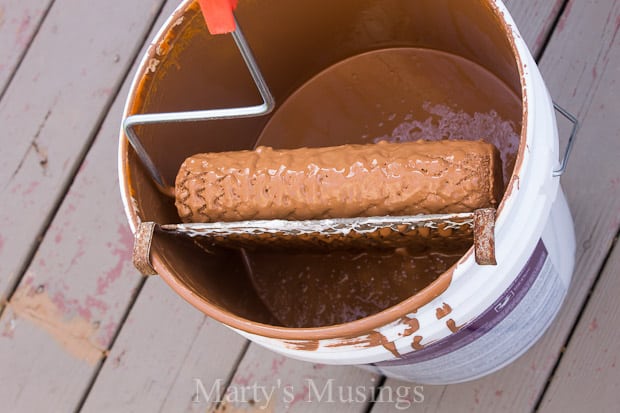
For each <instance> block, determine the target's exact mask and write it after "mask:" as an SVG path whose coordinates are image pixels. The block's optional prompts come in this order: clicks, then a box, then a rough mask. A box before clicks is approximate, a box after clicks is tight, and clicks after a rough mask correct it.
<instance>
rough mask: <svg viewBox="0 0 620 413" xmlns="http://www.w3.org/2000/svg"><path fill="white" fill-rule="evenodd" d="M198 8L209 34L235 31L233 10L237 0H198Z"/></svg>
mask: <svg viewBox="0 0 620 413" xmlns="http://www.w3.org/2000/svg"><path fill="white" fill-rule="evenodd" d="M198 4H200V10H202V15H203V16H204V19H205V22H206V23H207V29H209V33H211V34H224V33H230V32H233V31H235V29H236V25H235V17H234V16H233V10H235V9H236V8H237V0H198Z"/></svg>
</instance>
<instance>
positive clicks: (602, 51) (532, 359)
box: [379, 1, 620, 412]
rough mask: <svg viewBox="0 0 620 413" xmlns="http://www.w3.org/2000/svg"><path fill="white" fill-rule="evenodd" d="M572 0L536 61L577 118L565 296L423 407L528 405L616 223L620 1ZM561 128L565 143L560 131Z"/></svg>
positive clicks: (619, 206) (565, 181)
mask: <svg viewBox="0 0 620 413" xmlns="http://www.w3.org/2000/svg"><path fill="white" fill-rule="evenodd" d="M572 3H574V4H572V5H571V6H572V7H567V9H566V10H565V13H564V16H563V17H562V19H561V21H560V24H559V26H558V28H557V29H556V31H555V32H554V35H553V38H552V41H551V44H550V45H549V47H548V49H547V51H546V52H545V54H544V56H543V58H542V61H541V64H540V66H541V70H542V72H543V76H544V78H545V80H546V83H547V85H548V87H549V88H550V91H551V94H552V96H553V97H554V98H555V99H556V101H558V102H559V103H561V104H562V105H564V106H565V107H566V108H568V109H569V110H570V111H572V112H573V113H574V114H575V115H576V116H577V117H578V118H579V119H580V120H581V121H582V128H581V131H580V133H579V141H578V144H577V147H576V149H575V151H574V153H573V157H572V159H571V161H570V164H569V168H568V171H567V172H566V174H565V176H564V177H563V178H562V186H563V188H564V189H565V191H566V193H567V197H568V200H569V204H570V206H571V209H572V213H573V217H574V220H575V227H576V228H575V229H576V233H577V263H576V269H575V273H574V276H573V282H572V285H571V287H570V289H569V295H568V297H567V299H566V302H565V303H564V305H563V307H562V309H561V312H560V315H559V317H558V318H557V320H556V321H555V323H554V325H553V326H552V328H551V329H550V330H549V331H548V332H547V333H546V334H545V335H544V337H543V339H542V340H541V341H539V342H538V343H537V344H536V345H535V346H534V347H533V348H532V349H530V351H529V352H528V353H526V354H525V355H524V356H522V357H521V358H520V359H519V360H518V361H517V362H515V363H513V364H512V365H510V366H508V367H506V368H504V369H502V370H500V371H499V372H497V373H495V374H493V375H491V376H488V377H486V378H483V379H480V380H477V381H473V382H469V383H463V384H457V385H450V386H429V387H427V388H426V387H425V389H426V394H428V395H429V396H430V397H431V399H432V400H436V404H435V405H433V406H427V408H429V409H430V410H431V411H447V412H448V411H453V410H454V409H459V410H460V411H476V412H478V411H528V410H531V409H532V408H533V407H534V406H535V404H536V402H537V400H538V399H539V397H540V395H541V392H542V391H543V389H544V386H545V383H546V381H547V378H548V376H549V375H550V373H551V370H552V369H553V367H554V365H555V363H556V360H557V358H558V357H559V355H560V351H561V349H562V346H563V345H564V341H565V340H566V337H567V335H568V333H569V332H570V330H571V329H572V326H573V324H574V320H575V318H576V316H577V314H578V313H579V311H580V308H581V307H582V303H583V302H584V300H585V298H586V296H587V294H588V291H589V289H590V287H591V285H592V282H593V281H594V279H595V277H596V276H597V274H598V272H599V269H600V266H601V265H602V262H603V260H604V258H605V256H606V254H607V252H608V251H609V248H610V245H611V242H612V240H613V238H614V236H615V235H616V233H617V231H618V228H619V226H620V179H619V176H620V167H619V166H618V165H619V164H618V162H617V160H616V158H617V156H618V154H619V153H620V141H619V140H618V136H619V135H620V123H619V122H618V121H617V119H614V116H613V115H612V114H613V113H618V112H620V110H619V109H620V107H619V105H618V98H617V96H618V94H619V93H620V88H619V85H618V83H617V82H616V79H617V75H618V72H617V68H618V67H620V53H618V48H617V47H615V48H614V47H613V45H614V42H615V36H616V33H617V30H618V18H619V17H618V16H619V10H620V2H618V1H613V2H605V1H598V2H589V3H588V4H586V3H584V2H578V1H573V2H572ZM561 130H562V139H561V140H562V145H565V144H566V138H567V136H568V130H567V128H565V127H563V128H561ZM594 200H595V201H594ZM610 333H611V331H610V332H608V334H610ZM437 394H441V397H437ZM591 401H592V399H590V402H591ZM379 411H380V410H379Z"/></svg>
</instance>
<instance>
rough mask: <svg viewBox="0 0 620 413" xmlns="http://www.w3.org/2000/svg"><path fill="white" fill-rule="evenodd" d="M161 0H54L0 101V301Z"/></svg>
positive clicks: (61, 194)
mask: <svg viewBox="0 0 620 413" xmlns="http://www.w3.org/2000/svg"><path fill="white" fill-rule="evenodd" d="M161 3H162V0H140V1H132V2H125V1H121V0H114V1H103V2H84V1H78V0H57V1H55V2H54V4H53V6H52V8H51V9H50V11H49V13H48V15H47V18H46V19H45V21H44V22H43V24H42V26H41V28H40V30H39V35H38V36H36V38H35V39H34V40H33V42H32V44H31V46H30V49H29V51H28V53H27V54H26V56H25V58H24V60H23V61H22V64H21V65H20V68H19V70H18V71H17V73H16V74H15V77H14V78H13V80H12V82H11V84H10V85H9V88H8V89H7V91H6V93H5V95H4V97H3V98H2V101H0V123H1V124H2V134H0V188H1V191H2V192H1V194H2V207H1V208H0V228H1V229H0V240H1V241H0V245H1V247H0V302H1V301H2V299H4V298H6V296H7V294H8V293H10V291H11V290H12V289H13V287H14V285H15V283H16V282H17V281H18V277H19V276H20V275H21V272H22V269H23V268H24V266H25V265H26V264H27V263H26V262H25V261H26V260H27V259H28V257H29V256H30V254H31V252H32V248H33V247H34V246H36V240H37V237H38V236H39V235H40V234H41V232H42V230H43V229H44V227H45V225H46V224H47V222H48V221H49V219H50V214H51V213H52V212H53V211H54V206H55V205H56V204H57V203H58V201H59V199H60V197H62V196H63V195H64V192H65V190H66V186H67V185H68V183H69V180H70V179H71V177H72V175H73V173H74V171H75V169H76V168H77V166H78V165H77V164H76V162H77V161H78V160H80V159H81V157H82V155H83V153H84V151H85V150H86V149H87V147H86V146H87V145H88V144H89V143H90V140H91V137H92V136H93V135H94V134H95V133H96V128H97V127H98V126H99V125H98V124H99V122H100V120H101V118H102V116H103V115H104V114H105V112H106V111H107V109H108V106H109V103H110V101H111V99H112V98H113V96H112V95H113V94H114V93H115V91H116V89H117V88H118V86H119V85H120V82H121V81H122V80H123V78H124V76H125V73H126V71H127V69H128V66H129V64H130V63H131V61H132V59H133V58H134V56H135V54H136V52H137V51H138V48H139V47H140V46H141V43H142V39H143V37H144V35H145V33H146V31H147V30H148V28H149V23H150V22H151V21H152V20H153V18H154V15H155V13H157V11H158V10H159V7H160V5H161ZM106 173H110V172H106Z"/></svg>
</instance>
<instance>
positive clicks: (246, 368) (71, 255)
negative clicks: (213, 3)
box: [0, 0, 620, 413]
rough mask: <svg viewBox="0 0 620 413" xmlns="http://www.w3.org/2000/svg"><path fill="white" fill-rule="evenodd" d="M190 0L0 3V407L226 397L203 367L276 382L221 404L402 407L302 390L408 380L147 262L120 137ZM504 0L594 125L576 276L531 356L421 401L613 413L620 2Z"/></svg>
mask: <svg viewBox="0 0 620 413" xmlns="http://www.w3.org/2000/svg"><path fill="white" fill-rule="evenodd" d="M177 4H178V0H177V1H172V0H169V1H165V0H132V1H129V2H128V1H121V0H108V1H99V2H93V1H78V0H19V1H18V0H0V140H1V144H0V188H2V193H1V195H2V200H1V201H0V205H1V206H0V411H2V412H34V411H41V410H43V411H54V412H63V411H84V412H125V411H127V412H133V411H136V412H148V411H164V412H168V411H170V412H173V411H174V412H179V411H205V410H207V411H208V410H211V409H215V408H216V406H215V405H214V404H213V403H207V402H206V401H205V400H194V399H193V398H194V396H195V393H196V380H195V379H200V381H201V383H202V384H203V385H204V386H205V387H206V390H207V392H208V391H210V390H211V388H212V386H215V387H214V388H215V392H216V393H218V392H219V393H218V394H219V395H222V394H225V392H226V391H227V388H228V387H229V386H232V387H231V388H234V387H235V386H236V387H243V386H245V387H253V386H255V385H256V386H257V388H264V389H267V390H270V389H272V388H273V389H275V391H276V393H275V396H274V397H272V398H271V402H270V403H267V399H266V398H265V397H264V396H263V395H262V394H261V393H259V394H258V396H257V397H248V398H247V399H248V402H247V403H241V404H237V405H235V406H232V405H228V406H226V407H227V408H226V409H225V411H228V412H230V411H238V410H239V411H246V410H247V411H257V410H258V411H261V408H263V407H266V409H265V410H267V411H277V412H279V411H284V410H286V409H287V408H288V409H290V411H320V412H324V411H337V412H346V411H350V412H373V413H378V412H388V411H395V410H397V409H398V408H400V407H405V406H406V404H405V405H403V404H400V405H397V404H396V403H395V402H393V403H389V402H383V403H371V402H367V401H364V402H351V403H318V402H314V403H310V402H308V401H307V399H308V394H309V389H308V384H307V383H308V382H307V379H309V378H312V379H314V380H315V383H317V385H319V386H320V385H322V384H324V383H326V382H327V381H328V380H330V379H333V381H334V383H335V384H336V385H338V386H342V387H344V388H347V387H352V388H353V389H355V388H357V387H358V386H361V387H363V388H364V389H365V390H364V391H366V392H368V393H369V394H372V392H374V391H376V390H377V389H378V388H380V387H381V386H383V387H384V388H385V387H387V386H389V387H391V388H393V389H397V388H398V387H399V386H409V387H411V386H412V385H411V384H407V383H401V382H397V381H393V380H390V379H388V380H385V379H384V378H383V377H380V376H377V375H375V374H372V373H370V372H366V371H364V370H361V369H358V368H354V367H333V366H323V365H313V364H310V363H303V362H299V361H294V360H291V359H286V358H284V357H281V356H278V355H276V354H274V353H271V352H269V351H267V350H265V349H263V348H261V347H259V346H257V345H254V344H249V343H248V342H247V341H246V340H244V339H243V338H241V337H240V336H239V335H237V334H235V333H233V332H231V331H230V330H228V329H227V328H225V327H223V326H221V325H219V324H218V323H217V322H215V321H213V320H210V319H209V318H207V317H205V316H204V315H202V314H201V313H199V312H198V311H197V310H195V309H194V308H192V307H191V306H190V305H188V304H187V303H185V302H184V301H183V300H182V299H180V298H179V297H177V296H176V295H175V294H174V293H173V292H172V291H171V290H170V289H169V288H168V287H167V286H166V285H165V284H164V283H163V281H161V279H159V278H158V277H151V278H148V279H145V278H143V277H141V276H140V275H139V274H138V273H137V271H136V270H134V268H133V266H132V264H131V259H130V251H131V247H132V243H133V238H132V235H131V232H130V231H129V228H128V225H127V223H126V220H125V216H124V213H123V210H122V205H121V201H120V197H119V190H118V178H117V174H116V153H117V135H118V130H119V124H120V119H121V111H122V107H123V104H124V101H125V98H126V96H127V93H128V87H129V81H130V79H131V78H132V76H133V73H134V71H135V67H136V59H137V58H139V57H140V56H142V54H143V53H144V48H145V44H146V42H148V40H149V39H150V38H152V36H153V33H154V30H156V29H157V28H158V27H160V26H161V24H162V23H163V20H164V19H165V17H167V16H168V15H169V14H170V13H171V12H172V10H173V9H174V7H175V6H176V5H177ZM507 6H508V8H509V9H510V10H511V12H512V14H513V17H514V18H515V20H516V21H517V24H518V25H519V28H520V30H521V32H522V34H523V35H524V37H525V39H526V40H527V42H528V44H529V45H530V48H531V49H532V51H533V53H534V55H535V56H536V57H537V59H538V61H539V65H540V67H541V70H542V72H543V76H544V78H545V80H546V83H547V86H548V87H549V89H550V91H551V94H552V96H553V98H554V100H556V101H557V102H558V103H559V104H561V105H562V106H563V107H565V108H566V109H568V110H569V111H571V112H572V113H573V114H575V115H576V116H577V117H578V118H579V120H580V121H581V125H582V126H581V131H580V133H579V140H578V143H577V146H576V148H575V150H574V153H573V156H572V159H571V161H570V164H569V168H568V171H567V172H566V174H565V175H564V176H563V177H562V185H563V187H564V189H565V191H566V193H567V197H568V200H569V204H570V206H571V210H572V213H573V216H574V220H575V226H576V232H577V264H576V270H575V274H574V278H573V283H572V286H571V288H570V292H569V296H568V298H567V300H566V302H565V304H564V306H563V308H562V310H561V313H560V315H559V317H558V321H557V322H556V323H555V324H554V326H553V327H552V328H551V329H550V330H549V331H548V332H547V333H546V334H545V335H544V337H543V338H542V339H541V340H540V341H539V342H538V343H537V344H536V345H535V346H534V347H533V348H532V349H531V350H530V351H529V352H527V353H526V354H525V355H524V356H523V357H521V358H520V359H518V361H516V362H515V363H513V364H511V365H510V366H508V367H506V368H504V369H503V370H501V371H499V372H498V373H495V374H493V375H491V376H488V377H485V378H483V379H480V380H477V381H473V382H469V383H465V384H458V385H450V386H423V390H422V391H421V393H422V394H423V398H424V400H423V401H422V402H419V403H413V402H415V401H416V400H415V399H414V400H411V401H412V405H411V406H410V407H409V410H413V411H429V412H431V411H432V412H435V411H439V412H452V411H459V412H460V411H475V412H478V411H489V412H497V411H514V412H523V411H532V410H537V409H538V410H541V411H543V412H556V411H562V412H564V411H566V412H569V411H575V412H582V411H587V410H586V409H589V410H591V411H616V409H617V406H618V405H620V366H618V367H616V365H617V362H620V360H618V358H620V330H619V329H618V328H617V320H618V319H619V317H620V306H618V305H617V300H618V298H617V297H618V295H619V294H620V278H619V276H620V246H618V245H617V243H616V240H617V237H618V230H619V228H620V162H618V158H619V157H620V98H619V96H620V47H619V44H620V43H619V42H618V39H617V34H618V30H619V29H620V0H509V1H507ZM560 123H561V136H562V139H563V140H562V145H565V144H566V138H567V136H568V125H564V124H563V123H562V122H560ZM287 386H288V387H287ZM284 388H287V389H288V390H289V391H292V394H291V395H288V394H284V393H282V392H283V391H284V390H283V389H284ZM278 392H281V393H278ZM279 395H280V396H279ZM284 396H287V397H284ZM288 396H291V397H288ZM410 396H411V393H410ZM249 399H253V402H252V401H250V400H249ZM363 399H365V400H368V399H369V397H366V398H363ZM418 401H419V398H418ZM287 402H290V403H287ZM225 405H226V404H224V406H225ZM224 406H222V405H220V406H219V407H218V409H219V410H222V411H224Z"/></svg>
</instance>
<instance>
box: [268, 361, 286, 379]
mask: <svg viewBox="0 0 620 413" xmlns="http://www.w3.org/2000/svg"><path fill="white" fill-rule="evenodd" d="M284 363H286V358H285V357H284V356H282V357H278V358H274V359H273V360H272V362H271V373H272V374H274V375H276V374H278V373H279V372H280V368H281V367H282V366H283V365H284Z"/></svg>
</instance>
